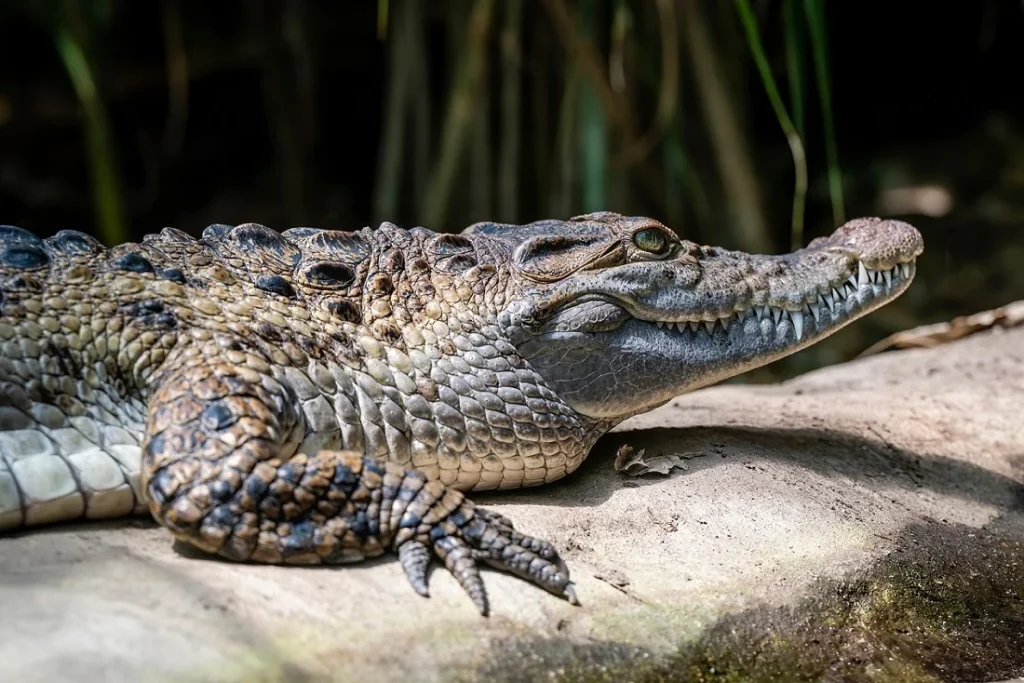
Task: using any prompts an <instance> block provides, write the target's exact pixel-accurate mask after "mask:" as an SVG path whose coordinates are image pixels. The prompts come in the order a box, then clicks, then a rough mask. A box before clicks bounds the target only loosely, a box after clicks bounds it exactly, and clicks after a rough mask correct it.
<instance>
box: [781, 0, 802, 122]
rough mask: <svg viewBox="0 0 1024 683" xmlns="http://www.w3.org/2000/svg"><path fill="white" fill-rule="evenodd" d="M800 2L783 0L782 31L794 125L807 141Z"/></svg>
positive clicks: (798, 0)
mask: <svg viewBox="0 0 1024 683" xmlns="http://www.w3.org/2000/svg"><path fill="white" fill-rule="evenodd" d="M799 2H800V0H783V2H782V30H783V40H784V42H785V45H786V70H787V71H788V72H789V109H790V111H791V112H793V125H794V126H796V132H797V133H799V134H800V139H801V140H806V139H807V129H806V128H805V127H804V111H805V109H806V106H805V104H804V102H805V94H804V93H805V90H806V78H807V65H806V64H805V62H804V32H803V26H804V24H803V17H802V16H801V14H802V13H801V12H800V7H799V6H798V3H799Z"/></svg>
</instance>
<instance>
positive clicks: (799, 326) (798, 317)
mask: <svg viewBox="0 0 1024 683" xmlns="http://www.w3.org/2000/svg"><path fill="white" fill-rule="evenodd" d="M789 317H790V318H791V319H792V320H793V331H794V332H795V333H796V340H797V341H800V338H801V337H803V336H804V314H803V313H800V312H793V311H790V313H789Z"/></svg>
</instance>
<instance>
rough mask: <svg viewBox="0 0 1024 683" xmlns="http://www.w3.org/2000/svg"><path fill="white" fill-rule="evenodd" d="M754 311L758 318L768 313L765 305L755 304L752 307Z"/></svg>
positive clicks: (760, 318)
mask: <svg viewBox="0 0 1024 683" xmlns="http://www.w3.org/2000/svg"><path fill="white" fill-rule="evenodd" d="M754 312H755V313H756V314H757V319H758V320H763V319H764V317H765V316H766V315H768V307H767V306H755V307H754Z"/></svg>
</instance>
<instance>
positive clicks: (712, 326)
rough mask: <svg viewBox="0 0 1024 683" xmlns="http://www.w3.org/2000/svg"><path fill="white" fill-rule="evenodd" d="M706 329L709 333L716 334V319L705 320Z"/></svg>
mask: <svg viewBox="0 0 1024 683" xmlns="http://www.w3.org/2000/svg"><path fill="white" fill-rule="evenodd" d="M704 329H706V330H707V331H708V334H714V333H715V321H714V320H705V321H704Z"/></svg>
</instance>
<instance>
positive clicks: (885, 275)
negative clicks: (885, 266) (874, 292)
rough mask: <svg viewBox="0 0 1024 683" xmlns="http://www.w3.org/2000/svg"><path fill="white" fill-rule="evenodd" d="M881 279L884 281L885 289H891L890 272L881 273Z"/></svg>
mask: <svg viewBox="0 0 1024 683" xmlns="http://www.w3.org/2000/svg"><path fill="white" fill-rule="evenodd" d="M882 278H883V279H884V280H885V286H886V287H892V272H890V271H888V270H884V271H882Z"/></svg>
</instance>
